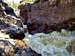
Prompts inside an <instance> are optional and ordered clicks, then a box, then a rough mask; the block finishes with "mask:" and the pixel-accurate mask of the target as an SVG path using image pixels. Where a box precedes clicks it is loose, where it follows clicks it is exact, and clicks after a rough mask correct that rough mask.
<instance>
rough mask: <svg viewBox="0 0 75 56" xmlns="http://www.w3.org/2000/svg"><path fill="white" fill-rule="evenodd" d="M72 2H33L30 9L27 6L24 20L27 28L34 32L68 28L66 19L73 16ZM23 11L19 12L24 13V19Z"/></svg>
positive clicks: (68, 0)
mask: <svg viewBox="0 0 75 56" xmlns="http://www.w3.org/2000/svg"><path fill="white" fill-rule="evenodd" d="M74 4H75V3H74V1H73V0H54V1H53V0H49V1H44V0H43V1H42V0H41V1H40V2H39V3H34V4H33V5H31V7H30V8H31V11H29V10H28V9H30V8H28V7H27V10H28V11H27V12H28V13H27V15H28V18H27V21H26V22H27V24H28V30H29V31H30V32H33V33H35V32H51V31H55V30H57V31H58V30H59V31H60V30H61V29H62V28H66V29H68V28H69V25H68V20H69V19H71V17H73V18H74V17H75V5H74ZM26 6H27V5H26ZM25 9H26V8H25ZM21 11H22V10H21ZM25 13H26V12H25ZM25 13H24V14H22V13H21V14H22V15H24V16H22V17H23V18H24V19H26V17H25V16H26V15H25Z"/></svg>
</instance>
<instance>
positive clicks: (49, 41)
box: [27, 30, 75, 56]
mask: <svg viewBox="0 0 75 56" xmlns="http://www.w3.org/2000/svg"><path fill="white" fill-rule="evenodd" d="M74 34H75V31H73V32H71V31H66V30H62V32H61V33H59V32H56V31H54V32H52V33H49V34H44V33H37V34H35V35H27V39H29V44H30V46H31V47H32V49H34V50H35V51H37V52H38V53H41V54H42V56H75V55H74V54H73V53H69V52H68V51H67V50H66V47H67V46H68V45H69V42H71V40H73V39H75V35H74Z"/></svg>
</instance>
